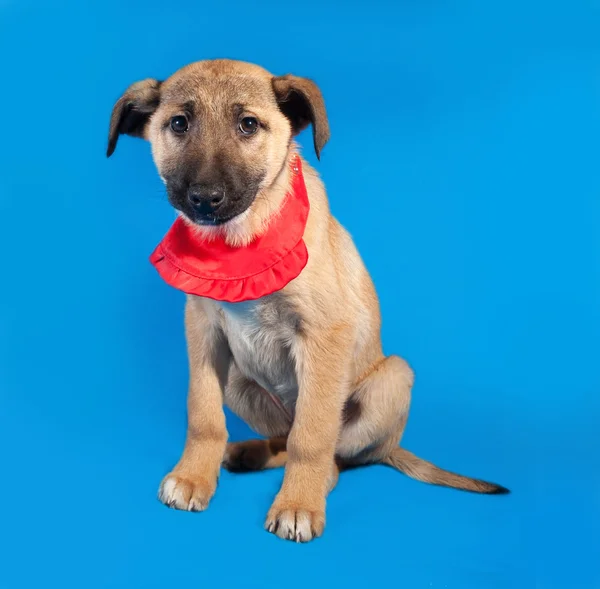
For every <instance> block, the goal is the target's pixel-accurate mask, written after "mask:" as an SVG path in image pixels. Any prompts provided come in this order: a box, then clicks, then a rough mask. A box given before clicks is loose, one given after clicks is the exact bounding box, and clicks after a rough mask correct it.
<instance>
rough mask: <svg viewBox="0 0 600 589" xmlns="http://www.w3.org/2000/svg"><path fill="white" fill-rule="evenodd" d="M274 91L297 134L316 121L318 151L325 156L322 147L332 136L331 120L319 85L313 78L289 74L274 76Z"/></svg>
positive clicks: (315, 134) (280, 106)
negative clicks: (330, 135) (330, 134)
mask: <svg viewBox="0 0 600 589" xmlns="http://www.w3.org/2000/svg"><path fill="white" fill-rule="evenodd" d="M273 90H274V91H275V96H276V98H277V104H278V105H279V109H280V110H281V112H282V113H283V114H284V115H285V116H286V117H287V118H288V119H289V121H290V123H291V124H292V131H293V133H294V135H297V134H298V133H300V131H302V130H304V129H305V128H306V127H307V126H308V125H309V124H311V123H312V126H313V140H314V144H315V152H316V154H317V158H319V159H321V150H322V149H323V146H324V145H325V144H326V143H327V140H328V139H329V123H328V121H327V113H326V112H325V102H324V101H323V96H322V94H321V91H320V90H319V88H318V86H317V85H316V84H315V83H314V82H313V81H312V80H308V79H306V78H298V77H297V76H291V75H287V76H281V77H279V78H273Z"/></svg>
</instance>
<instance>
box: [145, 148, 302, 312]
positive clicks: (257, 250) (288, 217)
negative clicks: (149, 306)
mask: <svg viewBox="0 0 600 589" xmlns="http://www.w3.org/2000/svg"><path fill="white" fill-rule="evenodd" d="M308 211H309V203H308V196H307V194H306V186H305V184H304V178H303V176H302V166H301V163H300V158H299V157H298V156H296V157H295V158H294V160H293V164H292V187H291V190H290V191H289V192H288V194H287V195H286V197H285V199H284V201H283V204H282V206H281V209H280V211H279V213H278V214H276V215H274V216H273V218H272V219H270V221H269V224H268V227H267V230H266V232H265V233H263V234H262V235H260V236H259V237H257V238H255V239H254V241H252V242H251V243H249V244H248V245H246V246H243V247H232V246H230V245H228V244H227V243H226V242H225V239H224V238H223V237H217V238H206V237H203V236H202V235H200V234H199V233H198V231H197V230H195V229H194V228H193V227H192V226H191V225H190V224H189V223H187V222H185V221H184V220H183V219H182V218H181V217H178V218H177V220H176V221H175V223H173V225H172V226H171V228H170V229H169V231H168V232H167V234H166V235H165V237H164V238H163V240H162V241H161V242H160V244H159V245H158V247H157V248H156V249H155V250H154V252H153V253H152V255H151V256H150V262H152V264H153V265H154V267H155V268H156V269H157V270H158V273H159V274H160V276H161V277H162V279H163V280H164V281H165V282H167V283H168V284H170V285H171V286H173V287H175V288H177V289H179V290H182V291H183V292H185V293H188V294H192V295H197V296H201V297H208V298H210V299H215V300H217V301H227V302H229V303H238V302H241V301H251V300H255V299H259V298H261V297H264V296H266V295H269V294H272V293H274V292H276V291H278V290H281V289H282V288H283V287H284V286H285V285H286V284H288V283H289V282H291V281H292V280H293V279H294V278H296V277H297V276H298V275H299V274H300V272H302V270H303V269H304V267H305V266H306V263H307V261H308V252H307V250H306V245H305V244H304V240H303V239H302V236H303V235H304V229H305V227H306V221H307V219H308Z"/></svg>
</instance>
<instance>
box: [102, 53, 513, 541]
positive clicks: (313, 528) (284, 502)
mask: <svg viewBox="0 0 600 589" xmlns="http://www.w3.org/2000/svg"><path fill="white" fill-rule="evenodd" d="M308 125H312V130H313V138H314V149H315V151H316V154H317V156H319V155H320V152H321V150H322V149H323V146H324V145H325V143H326V142H327V140H328V139H329V127H328V122H327V115H326V112H325V105H324V102H323V98H322V95H321V92H320V91H319V89H318V87H317V86H316V85H315V84H314V83H313V82H312V81H310V80H308V79H304V78H300V77H295V76H291V75H286V76H282V77H276V76H273V75H272V74H270V73H269V72H267V71H265V70H264V69H262V68H260V67H258V66H255V65H251V64H247V63H243V62H238V61H229V60H214V61H201V62H198V63H194V64H191V65H188V66H187V67H184V68H183V69H181V70H179V71H178V72H176V73H175V74H174V75H172V76H171V77H170V78H168V79H167V80H166V81H163V82H159V81H157V80H154V79H147V80H144V81H141V82H138V83H136V84H133V85H132V86H131V87H130V88H129V89H128V90H127V91H126V92H125V94H124V95H123V96H122V97H121V98H120V99H119V100H118V101H117V103H116V104H115V106H114V109H113V112H112V117H111V121H110V130H109V140H108V155H111V154H112V152H113V151H114V149H115V147H116V144H117V139H118V137H119V135H121V134H126V135H132V136H136V137H142V138H145V139H147V140H148V141H150V143H151V146H152V154H153V158H154V161H155V163H156V166H157V168H158V171H159V174H160V176H161V178H162V179H163V180H164V182H165V183H166V187H167V192H168V195H169V200H170V202H171V203H172V204H173V206H174V207H175V208H176V209H177V210H178V211H179V212H180V214H181V216H182V217H183V218H184V219H185V222H186V223H188V224H192V225H193V226H194V227H195V228H196V230H197V231H198V232H200V233H202V234H203V235H205V236H206V237H211V236H213V237H216V236H219V237H220V238H221V239H224V240H225V242H226V243H227V244H229V245H230V246H232V247H236V248H238V247H246V246H248V244H250V243H252V242H253V240H254V239H255V238H257V236H260V235H261V234H262V233H263V232H264V231H265V230H266V228H268V227H269V223H270V222H272V220H273V219H274V218H275V217H276V215H277V212H278V210H279V209H280V207H281V206H282V203H283V201H284V198H285V196H286V194H287V192H288V190H289V188H290V182H291V181H292V179H291V176H292V175H293V170H292V167H291V166H290V162H293V161H294V158H298V157H299V156H298V152H297V146H296V144H295V142H294V137H295V136H296V135H297V134H298V133H300V131H302V130H303V129H304V128H306V127H307V126H308ZM296 161H297V160H296ZM300 163H301V166H302V169H303V178H304V182H305V186H306V191H307V194H308V201H309V203H310V213H309V215H308V220H307V222H306V227H305V229H304V234H303V240H304V243H305V245H306V249H307V251H308V261H307V263H306V265H305V267H304V269H303V270H302V271H301V272H300V274H299V275H298V276H297V278H295V279H293V280H292V281H291V282H289V283H288V284H287V285H286V286H285V287H283V288H282V289H281V290H279V291H277V292H274V293H273V294H269V295H267V296H263V297H260V298H258V299H256V300H246V301H243V302H238V303H228V302H219V301H217V300H213V299H211V298H207V297H201V296H193V295H190V296H188V297H187V302H186V312H185V329H186V337H187V343H188V355H189V365H190V383H189V394H188V431H187V439H186V443H185V448H184V450H183V454H182V456H181V459H180V461H179V463H178V464H177V465H176V466H175V468H174V469H173V471H172V472H171V473H170V474H168V475H167V476H166V477H165V479H164V480H163V481H162V484H161V485H160V490H159V498H160V500H161V501H162V502H164V503H165V504H167V505H169V506H170V507H175V508H177V509H183V510H189V511H202V510H204V509H206V508H207V507H208V504H209V502H210V500H211V498H212V496H213V494H214V492H215V489H216V486H217V479H218V477H219V471H220V468H221V465H222V464H223V465H224V466H225V467H226V468H228V469H230V470H232V471H247V470H260V469H265V468H274V467H282V466H285V474H284V479H283V484H282V486H281V489H280V491H279V493H278V494H277V496H276V497H275V500H274V502H273V504H272V506H271V508H270V510H269V512H268V514H267V518H266V523H265V528H266V529H267V530H268V531H269V532H272V533H274V534H276V535H277V536H279V537H280V538H284V539H290V540H295V541H298V542H307V541H310V540H312V539H313V538H315V537H317V536H320V535H321V534H322V532H323V529H324V526H325V499H326V496H327V494H328V493H329V491H331V489H332V488H333V487H334V486H335V484H336V482H337V480H338V473H339V471H340V470H341V469H343V468H345V467H351V466H354V465H361V464H372V463H382V464H387V465H389V466H392V467H393V468H395V469H397V470H399V471H401V472H403V473H405V474H407V475H409V476H411V477H413V478H415V479H418V480H420V481H424V482H427V483H433V484H438V485H444V486H447V487H454V488H458V489H464V490H467V491H474V492H477V493H489V494H498V493H505V492H507V490H506V489H505V488H504V487H501V486H499V485H496V484H493V483H488V482H485V481H481V480H477V479H472V478H467V477H465V476H461V475H457V474H453V473H450V472H448V471H445V470H442V469H440V468H438V467H436V466H434V465H433V464H430V463H429V462H426V461H424V460H422V459H420V458H417V457H416V456H414V455H413V454H411V453H410V452H408V451H406V450H404V449H402V448H400V447H399V442H400V439H401V438H402V434H403V432H404V428H405V426H406V420H407V416H408V410H409V405H410V395H411V387H412V385H413V373H412V371H411V369H410V367H409V366H408V364H407V363H406V362H405V361H404V360H403V359H401V358H399V357H398V356H388V357H385V356H384V354H383V352H382V346H381V341H380V314H379V305H378V299H377V295H376V293H375V290H374V287H373V284H372V281H371V279H370V277H369V274H368V272H367V270H366V269H365V267H364V265H363V262H362V261H361V258H360V256H359V254H358V252H357V250H356V248H355V246H354V244H353V242H352V239H351V238H350V236H349V234H348V233H347V232H346V231H345V230H344V229H343V228H342V227H341V226H340V224H339V223H338V222H337V221H336V219H335V218H334V217H333V216H332V215H331V213H330V211H329V207H328V202H327V196H326V193H325V190H324V187H323V184H322V183H321V181H320V179H319V177H318V175H317V173H316V172H315V171H314V169H312V168H311V167H310V166H309V165H308V164H307V163H306V161H304V160H300ZM198 186H200V187H201V189H200V195H199V196H198V194H196V193H194V194H192V192H193V190H192V188H193V189H194V190H196V188H197V187H198ZM207 195H208V196H207ZM215 195H216V196H215ZM207 199H209V200H207ZM199 202H201V204H202V206H201V207H200V208H199V207H198V203H199ZM207 202H208V203H209V204H206V203H207ZM215 203H216V204H215ZM205 205H206V206H205ZM202 207H204V208H202ZM207 207H208V208H207ZM223 404H226V405H227V406H228V407H230V409H231V410H232V411H234V412H235V413H236V414H237V415H239V416H240V417H241V418H242V419H243V420H244V421H245V422H246V423H248V425H249V426H250V427H251V428H252V429H253V430H255V431H256V432H257V433H258V434H260V435H261V436H264V437H265V438H266V439H264V440H259V439H257V440H251V441H248V442H241V443H227V430H226V427H225V415H224V412H223Z"/></svg>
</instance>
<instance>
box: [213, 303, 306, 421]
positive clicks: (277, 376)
mask: <svg viewBox="0 0 600 589" xmlns="http://www.w3.org/2000/svg"><path fill="white" fill-rule="evenodd" d="M219 305H220V307H221V309H222V311H223V315H222V316H223V330H224V332H225V335H226V337H227V340H228V343H229V348H230V350H231V353H232V355H233V359H234V362H235V363H236V365H237V367H238V369H239V370H240V371H241V373H242V374H243V375H244V376H245V377H246V378H248V379H250V380H253V381H255V382H256V383H258V384H259V385H260V386H262V387H263V388H265V389H266V390H267V391H269V392H270V393H271V394H273V395H276V396H277V397H278V398H279V399H280V400H281V402H282V403H283V404H284V406H285V407H286V408H288V409H290V410H292V409H293V407H294V405H295V402H296V398H297V396H298V384H297V378H296V371H295V365H294V361H293V357H292V353H291V350H292V346H293V344H294V338H295V337H298V335H297V334H298V325H299V322H300V318H299V316H298V314H297V313H295V312H294V311H292V310H291V308H290V306H289V304H288V303H287V302H286V301H285V299H284V298H283V297H282V296H281V295H277V294H276V295H270V296H268V297H264V298H263V299H259V300H258V301H249V302H244V303H219Z"/></svg>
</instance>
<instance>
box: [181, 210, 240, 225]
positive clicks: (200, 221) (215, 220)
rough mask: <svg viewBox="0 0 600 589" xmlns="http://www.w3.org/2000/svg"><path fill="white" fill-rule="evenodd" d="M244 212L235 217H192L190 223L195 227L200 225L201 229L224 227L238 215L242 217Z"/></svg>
mask: <svg viewBox="0 0 600 589" xmlns="http://www.w3.org/2000/svg"><path fill="white" fill-rule="evenodd" d="M244 212H245V211H242V212H241V213H237V214H235V215H227V216H225V217H214V216H212V215H204V216H195V217H192V218H191V219H190V221H192V223H194V224H196V225H201V226H203V227H218V226H220V225H225V224H226V223H229V221H233V220H234V219H236V218H237V217H239V216H240V215H243V214H244ZM184 214H185V213H184ZM186 216H187V215H186ZM188 218H189V217H188Z"/></svg>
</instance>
